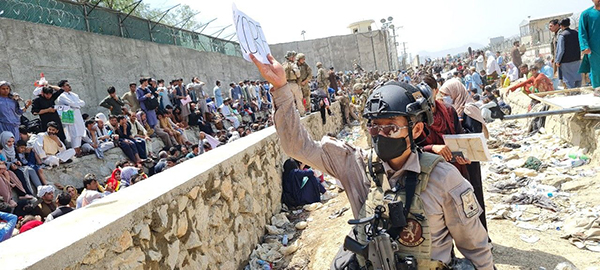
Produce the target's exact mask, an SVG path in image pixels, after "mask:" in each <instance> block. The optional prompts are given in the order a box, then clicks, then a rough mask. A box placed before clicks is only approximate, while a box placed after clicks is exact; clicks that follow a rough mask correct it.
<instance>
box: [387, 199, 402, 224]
mask: <svg viewBox="0 0 600 270" xmlns="http://www.w3.org/2000/svg"><path fill="white" fill-rule="evenodd" d="M388 208H389V210H390V212H389V217H390V227H391V228H404V227H405V226H406V216H404V204H403V203H402V201H397V202H391V203H388Z"/></svg>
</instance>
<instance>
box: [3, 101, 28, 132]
mask: <svg viewBox="0 0 600 270" xmlns="http://www.w3.org/2000/svg"><path fill="white" fill-rule="evenodd" d="M21 115H23V111H22V110H21V108H20V107H19V103H18V102H17V101H15V100H14V99H12V98H9V97H0V123H3V124H11V125H17V126H18V125H19V124H21ZM10 131H12V130H10ZM17 135H19V134H17Z"/></svg>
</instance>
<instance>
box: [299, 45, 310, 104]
mask: <svg viewBox="0 0 600 270" xmlns="http://www.w3.org/2000/svg"><path fill="white" fill-rule="evenodd" d="M296 59H297V60H296V65H297V66H298V68H299V69H300V77H299V78H298V84H299V85H300V89H302V96H303V97H304V109H305V110H306V111H307V112H310V87H309V85H308V82H310V79H311V78H312V69H311V68H310V66H309V65H308V64H307V63H306V57H305V56H304V54H303V53H299V54H298V55H296Z"/></svg>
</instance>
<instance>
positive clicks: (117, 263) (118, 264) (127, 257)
mask: <svg viewBox="0 0 600 270" xmlns="http://www.w3.org/2000/svg"><path fill="white" fill-rule="evenodd" d="M145 261H146V255H145V254H144V252H142V249H141V248H139V247H135V248H132V249H130V250H128V251H126V252H125V253H123V254H121V255H120V256H117V257H115V258H113V259H112V260H111V262H112V263H111V266H110V267H109V269H144V262H145Z"/></svg>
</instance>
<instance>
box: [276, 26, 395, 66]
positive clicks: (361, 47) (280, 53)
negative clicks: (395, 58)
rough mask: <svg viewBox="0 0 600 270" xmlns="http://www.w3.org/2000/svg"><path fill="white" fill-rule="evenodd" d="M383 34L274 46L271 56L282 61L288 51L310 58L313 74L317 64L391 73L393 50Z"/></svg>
mask: <svg viewBox="0 0 600 270" xmlns="http://www.w3.org/2000/svg"><path fill="white" fill-rule="evenodd" d="M388 47H389V46H388V45H387V44H386V36H385V34H384V32H383V31H380V30H378V31H371V32H367V33H357V34H350V35H343V36H333V37H327V38H319V39H311V40H303V41H294V42H288V43H278V44H273V45H270V49H271V54H272V55H273V56H274V57H275V58H276V59H277V60H278V61H284V60H285V58H284V57H285V53H286V52H287V51H296V52H298V53H303V54H305V55H306V62H307V63H308V64H309V65H310V66H311V68H312V70H313V75H316V74H317V68H316V64H317V62H321V63H323V67H324V68H326V69H329V67H334V68H335V70H336V71H348V70H354V63H357V64H359V65H360V66H361V67H362V68H363V69H364V70H366V71H375V70H379V71H387V70H390V69H391V65H390V61H392V60H390V56H389V55H390V53H389V52H390V51H391V50H390V49H389V48H388Z"/></svg>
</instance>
